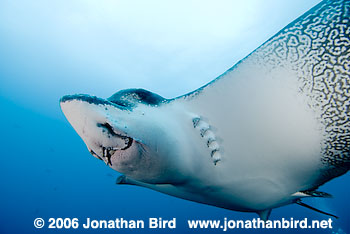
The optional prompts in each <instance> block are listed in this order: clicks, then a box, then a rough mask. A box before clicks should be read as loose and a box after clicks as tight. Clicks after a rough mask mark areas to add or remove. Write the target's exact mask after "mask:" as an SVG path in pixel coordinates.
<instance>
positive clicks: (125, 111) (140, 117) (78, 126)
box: [60, 89, 174, 183]
mask: <svg viewBox="0 0 350 234" xmlns="http://www.w3.org/2000/svg"><path fill="white" fill-rule="evenodd" d="M166 101H167V100H166V99H164V98H163V97H161V96H159V95H157V94H154V93H151V92H149V91H146V90H143V89H128V90H122V91H119V92H117V93H115V94H114V95H112V96H111V97H110V98H108V99H102V98H98V97H94V96H90V95H83V94H78V95H67V96H64V97H62V98H61V100H60V105H61V109H62V111H63V113H64V115H65V116H66V118H67V119H68V121H69V122H70V124H71V125H72V126H73V128H74V129H75V131H76V132H77V133H78V134H79V136H80V137H81V138H82V139H83V141H84V142H85V144H86V146H87V147H88V150H89V151H90V153H91V154H92V155H93V156H94V157H96V158H98V159H101V160H103V161H104V162H105V163H106V164H107V165H109V166H110V167H111V168H113V169H115V170H116V171H118V172H121V173H123V174H126V175H128V176H130V177H132V178H134V179H137V180H141V181H144V182H148V183H161V182H162V180H167V175H170V174H171V173H170V172H169V170H171V168H168V169H165V168H167V166H166V165H167V164H168V163H169V162H168V159H167V158H166V157H164V155H167V154H168V153H169V152H166V151H167V150H168V149H167V147H166V146H167V145H169V144H173V143H174V142H172V141H174V139H171V137H167V136H168V134H167V132H166V130H165V129H164V128H163V127H162V125H161V124H158V121H162V115H161V114H160V113H161V111H157V110H156V109H158V108H160V107H161V106H162V105H164V103H165V102H166Z"/></svg>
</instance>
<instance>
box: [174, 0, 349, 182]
mask: <svg viewBox="0 0 350 234" xmlns="http://www.w3.org/2000/svg"><path fill="white" fill-rule="evenodd" d="M349 25H350V1H348V0H328V1H327V0H326V1H322V2H321V3H319V4H318V5H317V6H315V7H314V8H313V9H311V10H310V11H309V12H308V13H306V14H304V15H303V16H301V17H300V18H298V19H297V20H295V21H294V22H292V23H291V24H289V25H288V26H287V27H285V28H284V29H282V30H281V31H280V32H279V33H277V34H276V35H275V36H274V37H272V38H271V39H270V40H268V41H267V42H265V43H264V44H263V45H262V46H260V47H259V48H258V49H256V50H255V51H254V52H252V53H251V54H250V55H249V56H247V57H246V58H245V59H243V60H242V61H240V62H239V63H238V64H236V65H235V66H233V67H232V68H231V69H229V70H228V71H227V72H225V73H224V74H222V75H221V76H219V77H218V78H217V79H215V80H213V81H212V82H210V83H209V84H207V85H205V86H203V87H201V88H200V89H198V90H196V91H194V92H192V93H189V94H187V95H184V96H181V97H179V98H178V100H187V101H190V102H192V101H193V102H194V103H195V102H196V100H198V101H197V104H194V105H192V107H193V106H194V107H195V105H201V103H200V102H201V101H200V100H201V99H203V100H206V103H208V102H210V101H211V100H215V105H219V106H220V105H222V103H225V104H226V105H228V106H226V108H231V109H236V110H237V111H241V110H239V108H237V106H233V105H235V104H234V100H233V98H234V97H237V98H241V102H242V103H245V104H242V105H246V104H247V103H248V105H249V102H248V101H249V100H250V99H251V100H254V98H255V97H254V92H255V91H254V85H255V84H253V82H254V83H259V82H261V84H262V85H261V89H263V88H266V87H264V85H265V84H267V83H268V82H269V80H277V82H281V83H283V85H282V86H284V87H287V86H288V90H290V89H295V95H294V94H293V95H294V96H295V97H297V98H299V99H300V100H301V101H300V100H299V101H300V102H304V103H303V104H304V105H305V106H307V108H309V109H310V110H311V111H312V112H313V114H314V115H315V119H316V120H317V122H318V123H319V125H318V128H319V130H320V131H321V132H322V141H321V142H320V145H321V149H322V150H321V152H320V155H321V156H320V159H319V160H320V163H321V164H322V166H320V168H319V173H320V175H319V178H318V179H317V182H315V184H314V187H317V186H319V185H321V184H323V183H324V182H326V181H328V180H329V179H331V178H334V177H336V176H339V175H342V174H344V173H345V172H346V171H348V170H349V168H350V121H349V117H350V114H349V113H350V109H349V107H350V91H349V90H350V27H349ZM265 80H266V82H265ZM244 82H247V83H248V82H250V84H253V85H247V86H251V87H252V89H251V90H249V88H250V87H248V88H246V86H245V84H244ZM272 83H273V84H274V85H275V83H276V82H275V81H272ZM270 87H271V86H270ZM291 87H292V88H291ZM245 88H246V90H244V91H242V92H250V93H251V94H249V95H246V96H244V95H243V96H244V97H245V98H246V100H243V98H242V96H239V95H236V94H234V93H235V92H240V90H242V89H245ZM239 89H240V90H239ZM259 92H260V91H259ZM267 95H268V94H266V95H265V96H267ZM230 98H231V99H230ZM213 102H214V101H213ZM229 102H231V103H232V106H230V104H228V103H229ZM215 105H212V107H210V106H209V105H208V104H205V108H207V111H204V112H199V114H201V115H208V114H210V113H211V112H216V111H218V108H217V107H216V106H215ZM286 105H288V104H287V103H286ZM201 108H204V105H203V106H201ZM245 108H246V107H245ZM233 111H234V110H233ZM226 112H228V111H227V110H226V111H225V112H223V113H222V114H223V115H226V117H227V118H230V117H229V116H230V115H227V114H226ZM220 121H221V122H224V121H227V119H226V120H225V119H221V120H220Z"/></svg>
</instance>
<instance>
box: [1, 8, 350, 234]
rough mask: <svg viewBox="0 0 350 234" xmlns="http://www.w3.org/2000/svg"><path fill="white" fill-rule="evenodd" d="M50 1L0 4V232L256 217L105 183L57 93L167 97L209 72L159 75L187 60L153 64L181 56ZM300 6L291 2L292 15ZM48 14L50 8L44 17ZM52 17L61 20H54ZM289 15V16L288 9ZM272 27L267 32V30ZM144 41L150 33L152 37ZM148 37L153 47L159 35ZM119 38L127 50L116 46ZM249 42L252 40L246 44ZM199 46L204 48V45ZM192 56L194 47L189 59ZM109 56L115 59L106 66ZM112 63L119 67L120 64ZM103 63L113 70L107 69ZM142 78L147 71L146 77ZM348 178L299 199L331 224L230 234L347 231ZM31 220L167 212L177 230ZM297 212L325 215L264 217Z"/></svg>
mask: <svg viewBox="0 0 350 234" xmlns="http://www.w3.org/2000/svg"><path fill="white" fill-rule="evenodd" d="M314 2H317V1H314ZM51 4H52V5H48V3H44V2H40V1H37V2H35V3H34V2H32V3H31V4H30V3H28V2H26V3H24V2H21V3H19V2H16V1H12V2H10V1H9V2H7V1H3V2H1V3H0V9H1V10H0V12H1V16H0V18H1V19H2V23H1V24H0V26H1V27H0V29H1V30H0V34H1V38H0V42H1V43H0V85H1V87H0V107H1V115H0V124H1V135H0V142H1V143H0V146H1V157H0V178H2V179H1V182H0V191H1V193H0V198H1V199H0V233H6V234H7V233H40V232H41V233H51V232H61V233H71V232H72V233H85V232H86V233H95V232H96V233H104V232H119V233H143V232H146V233H148V232H155V233H169V232H170V233H187V232H200V233H202V232H203V233H222V232H223V231H222V230H212V229H207V230H204V229H203V230H195V231H193V230H190V229H188V228H187V225H186V222H187V220H189V219H200V220H223V219H224V218H225V217H226V218H228V219H233V220H239V219H243V220H247V219H253V218H256V217H257V215H256V214H251V213H240V212H234V211H229V210H224V209H220V208H216V207H211V206H207V205H202V204H198V203H194V202H189V201H185V200H181V199H178V198H174V197H171V196H168V195H164V194H161V193H158V192H155V191H151V190H148V189H146V188H140V187H134V186H128V185H116V184H115V181H116V178H117V177H118V176H119V174H118V173H117V172H115V171H113V170H112V169H110V168H109V167H107V166H106V165H105V164H104V163H103V162H101V161H99V160H97V159H95V158H94V157H92V156H91V155H90V153H89V152H88V150H87V149H86V146H85V145H84V143H83V142H82V140H81V139H80V137H79V136H78V135H77V134H76V133H75V131H74V130H73V128H72V127H71V126H70V125H69V123H68V122H67V121H66V119H65V118H64V116H63V114H62V113H61V111H60V109H59V103H58V101H59V98H60V97H61V96H63V95H65V94H71V93H76V92H87V93H91V94H97V95H100V96H102V97H108V96H110V95H111V94H113V92H115V91H118V90H120V89H123V88H128V87H143V88H147V89H150V90H152V91H157V90H159V91H160V93H161V94H162V95H163V96H166V97H171V96H174V94H182V93H185V92H187V91H189V90H191V89H193V88H195V87H198V86H199V84H200V83H205V82H207V81H208V79H209V78H208V79H206V78H204V79H203V80H200V81H192V80H191V79H190V77H192V76H193V75H194V74H195V73H196V72H193V73H192V74H188V77H186V80H183V79H182V80H181V82H182V83H181V82H180V81H179V83H176V82H175V81H173V80H175V79H174V77H171V75H169V76H168V77H167V78H164V77H163V76H164V75H165V74H167V73H169V72H171V71H174V72H175V73H176V71H175V70H176V69H174V68H173V67H172V66H178V67H180V68H179V70H181V69H183V70H185V71H186V70H187V71H190V70H189V68H188V67H185V68H184V67H181V66H180V64H181V63H180V62H178V61H174V60H169V61H167V62H168V64H167V62H164V61H163V60H164V59H165V58H168V57H167V56H169V54H171V53H181V50H180V51H179V50H176V51H170V52H169V51H168V52H169V54H161V53H160V52H159V51H158V52H157V50H160V49H159V48H158V47H157V50H156V51H152V50H151V49H147V48H152V49H154V47H152V46H151V47H150V45H149V44H146V45H145V46H144V47H142V46H141V45H140V44H139V43H136V44H132V43H131V42H130V41H128V40H127V39H128V38H126V37H123V35H122V33H123V32H124V31H121V32H122V33H120V34H118V35H115V34H113V35H112V34H110V32H109V31H108V29H110V28H113V24H112V25H109V26H108V27H110V28H107V29H106V28H105V27H106V25H105V23H106V21H108V19H107V20H106V19H105V20H104V21H103V22H99V21H98V20H93V21H89V23H90V24H91V22H93V23H95V24H97V23H101V24H103V25H104V28H102V29H100V31H99V30H97V31H98V33H99V34H98V35H95V34H94V33H96V28H99V27H98V24H97V26H96V25H92V27H96V28H94V30H93V32H89V30H91V29H90V28H88V27H87V25H86V24H84V23H82V22H84V20H86V15H82V14H81V8H82V3H79V4H78V2H76V3H75V4H71V5H69V7H73V10H72V9H71V8H69V7H67V8H66V7H65V6H62V3H58V2H55V1H52V3H51ZM66 4H68V3H67V2H66ZM310 4H311V3H310ZM311 5H312V4H311ZM84 7H86V6H84ZM306 8H307V7H306ZM303 10H304V9H301V10H300V11H301V12H300V13H302V11H303ZM45 11H46V12H45ZM53 12H59V13H60V14H58V15H54V16H53V14H52V13H53ZM67 12H68V13H67ZM85 13H86V12H85ZM61 14H62V15H64V16H66V17H63V18H59V17H58V16H62V15H61ZM65 14H66V15H65ZM38 15H39V16H38ZM84 17H85V18H84ZM91 17H96V16H91ZM291 17H292V18H293V17H294V18H295V16H291ZM287 20H289V19H287ZM81 21H82V22H81ZM57 22H58V23H57ZM114 23H115V22H114ZM287 23H288V22H287ZM72 24H73V25H74V27H72ZM282 24H283V22H282ZM90 26H91V25H90ZM282 26H283V25H282ZM79 30H81V31H79ZM275 31H276V30H275ZM275 31H274V29H272V33H273V32H275ZM124 33H125V32H124ZM91 35H95V38H93V39H91V37H87V36H91ZM58 36H60V37H58ZM135 36H137V35H135ZM268 36H269V35H266V37H268ZM108 37H111V38H112V39H113V40H111V41H113V43H111V41H108V42H109V44H108V43H107V45H101V44H103V43H105V42H106V41H105V38H108ZM154 38H157V35H155V36H154ZM100 39H101V40H102V42H100V41H101V40H100ZM130 40H131V39H130ZM261 40H264V38H261ZM70 43H72V44H70ZM99 43H101V44H99ZM114 43H115V44H119V47H116V46H114V47H113V45H114ZM158 43H159V44H162V42H161V41H160V42H158ZM82 44H83V45H82ZM125 45H127V46H126V47H127V48H129V49H126V48H123V46H125ZM134 46H139V47H138V48H143V50H142V51H141V52H140V51H137V49H138V48H137V49H135V48H133V47H134ZM252 46H255V44H254V43H253V44H252ZM145 48H146V49H145ZM236 48H237V47H236ZM253 49H254V48H253ZM231 50H232V51H230V52H229V53H231V54H232V53H233V52H234V49H232V48H231ZM249 50H251V48H250V47H248V48H247V51H248V52H249ZM118 51H119V52H120V51H122V55H123V56H121V55H118V54H117V53H118ZM247 51H244V50H243V51H241V52H240V53H241V54H243V56H244V55H245V54H246V53H247ZM132 52H135V53H137V52H139V54H138V56H136V57H130V56H129V57H127V56H125V54H128V53H132ZM205 52H206V53H208V54H210V53H211V54H212V52H211V51H209V52H208V51H205ZM140 53H141V55H140ZM196 53H199V52H196ZM196 53H194V54H195V55H196V56H197V55H198V54H196ZM147 56H148V57H147ZM184 56H185V57H186V56H189V55H188V54H185V55H184ZM213 56H214V57H215V56H219V55H216V54H214V55H213ZM226 56H228V55H226ZM150 57H157V58H152V59H153V60H152V61H153V63H152V64H158V65H159V66H161V67H162V68H159V69H164V71H163V72H159V71H157V72H155V73H152V70H153V68H154V67H152V69H150V68H146V67H145V65H140V63H141V64H142V63H144V62H146V61H147V60H148V59H149V58H150ZM238 57H239V56H238ZM180 58H182V57H181V56H180ZM197 59H199V58H197ZM111 61H115V63H113V64H111ZM207 62H208V63H209V62H211V61H209V60H208V61H207ZM217 63H219V62H217ZM233 63H234V62H233V61H231V59H228V60H225V61H224V62H223V64H227V66H231V65H233ZM120 64H122V65H123V66H124V65H125V66H126V68H125V67H123V66H122V65H120ZM126 64H129V65H126ZM111 65H113V68H110V66H111ZM214 66H215V67H216V68H217V69H218V71H210V72H209V73H211V74H209V75H208V76H210V77H211V78H213V77H215V74H216V72H220V71H221V72H222V71H224V70H225V69H223V68H222V67H219V66H218V65H215V64H214ZM206 67H208V65H201V66H198V67H197V68H196V69H198V71H199V70H203V68H206ZM204 73H205V72H203V74H204ZM196 74H197V73H196ZM152 75H155V76H156V78H155V79H150V78H147V77H148V76H152ZM175 75H179V74H175ZM175 75H174V76H175ZM115 77H116V78H115ZM211 78H210V79H211ZM172 82H173V83H172ZM185 82H188V85H187V84H184V83H185ZM168 84H170V85H168ZM172 85H173V86H174V87H177V89H176V90H174V89H171V88H170V87H169V86H172ZM182 86H184V87H182ZM184 89H186V90H184ZM187 89H188V90H187ZM177 92H179V93H177ZM349 183H350V176H349V174H346V175H344V176H342V177H339V178H336V179H334V180H332V181H331V182H329V183H327V184H326V185H324V186H322V187H321V188H322V189H321V190H322V191H326V192H328V193H331V194H333V195H334V199H313V200H311V199H310V200H309V201H308V204H312V205H313V206H315V207H317V208H320V209H322V210H325V211H328V212H330V213H334V214H336V215H337V216H339V217H340V219H339V220H334V223H333V226H334V228H333V229H332V230H330V229H325V230H322V229H315V230H303V229H294V230H293V229H288V230H262V229H259V230H251V229H249V230H230V232H235V233H280V232H284V233H285V232H288V233H289V232H290V233H325V234H326V233H328V234H329V233H350V215H349V210H350V204H349V200H348V199H349V194H350V188H349V186H348V185H349ZM38 217H40V218H43V219H44V220H45V221H46V225H47V221H48V220H49V218H78V219H79V220H81V221H84V220H85V219H86V218H88V217H89V218H91V219H115V218H124V219H133V220H137V219H140V220H147V219H148V218H151V217H161V218H162V219H172V218H176V219H177V228H176V229H173V230H169V229H154V230H149V229H139V230H136V229H134V230H127V229H123V230H103V229H102V230H100V229H99V230H85V229H81V228H79V229H77V230H74V229H63V230H57V229H47V226H45V227H44V228H42V229H36V228H35V227H34V225H33V222H34V220H35V219H36V218H38ZM305 217H307V218H308V219H310V220H312V219H315V220H321V219H328V217H326V216H324V215H322V214H319V213H316V212H314V211H311V210H308V209H306V208H303V207H300V206H297V205H290V206H286V207H282V208H278V209H275V210H273V212H272V214H271V219H281V218H286V219H290V218H294V219H303V218H305Z"/></svg>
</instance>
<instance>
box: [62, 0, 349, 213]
mask: <svg viewBox="0 0 350 234" xmlns="http://www.w3.org/2000/svg"><path fill="white" fill-rule="evenodd" d="M349 20H350V1H349V0H336V1H334V0H328V1H322V2H321V3H319V4H318V5H317V6H315V7H314V8H312V9H311V10H309V11H308V12H306V13H305V14H304V15H302V16H301V17H299V18H298V19H297V20H295V21H294V22H292V23H291V24H289V25H288V26H286V27H285V28H284V29H282V30H281V31H280V32H278V33H277V34H276V35H275V36H273V37H272V38H271V39H269V40H268V41H267V42H265V43H264V44H263V45H262V46H260V47H259V48H257V49H256V50H255V51H253V52H252V53H251V54H249V55H248V56H247V57H246V58H244V59H243V60H241V61H240V62H239V63H237V64H236V65H234V66H233V67H232V68H231V69H229V70H228V71H226V72H225V73H224V74H222V75H221V76H219V77H218V78H216V79H214V80H213V81H211V82H210V83H208V84H207V85H205V86H203V87H201V88H199V89H197V90H195V91H193V92H191V93H188V94H186V95H183V96H180V97H177V98H173V99H165V98H163V97H161V96H159V95H157V94H155V93H152V92H149V91H146V90H144V89H127V90H122V91H119V92H117V93H115V94H114V95H112V96H111V97H110V98H108V99H102V98H98V97H95V96H90V95H84V94H76V95H67V96H64V97H62V98H61V100H60V104H61V108H62V111H63V113H64V114H65V116H66V118H67V119H68V121H69V122H70V124H71V125H72V126H73V128H74V129H75V131H76V132H77V133H78V134H79V136H80V137H81V138H82V139H83V141H84V142H85V144H86V145H87V147H88V149H89V151H90V153H91V154H92V155H93V156H95V157H96V158H98V159H101V160H103V161H104V162H105V163H106V164H107V165H108V166H110V167H111V168H113V169H114V170H116V171H118V172H120V173H122V174H123V175H122V176H120V177H119V178H118V179H117V183H118V184H132V185H138V186H143V187H147V188H150V189H153V190H156V191H159V192H162V193H166V194H169V195H172V196H176V197H179V198H183V199H187V200H191V201H195V202H199V203H204V204H208V205H213V206H217V207H222V208H226V209H230V210H235V211H243V212H256V213H258V214H259V216H260V217H261V218H262V219H264V220H266V219H268V216H269V215H270V213H271V210H272V209H273V208H277V207H281V206H284V205H288V204H299V205H302V206H305V207H308V208H311V209H313V210H315V211H319V212H321V213H324V214H328V215H331V216H334V215H332V214H329V213H326V212H324V211H320V210H318V209H316V208H313V207H311V206H309V205H307V204H305V203H304V202H302V199H304V198H307V197H330V195H329V194H328V193H325V192H320V191H318V188H319V187H320V186H321V185H323V184H324V183H326V182H328V181H329V180H331V179H333V178H335V177H338V176H341V175H343V174H345V173H346V172H347V171H348V170H349V169H350V121H349V106H350V36H349V35H350V27H349V25H350V23H349ZM334 217H336V216H334Z"/></svg>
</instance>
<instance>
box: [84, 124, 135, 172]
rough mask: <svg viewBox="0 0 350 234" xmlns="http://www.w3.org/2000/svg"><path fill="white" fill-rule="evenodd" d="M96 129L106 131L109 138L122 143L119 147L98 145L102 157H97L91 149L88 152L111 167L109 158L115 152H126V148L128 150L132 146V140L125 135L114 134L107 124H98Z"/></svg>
mask: <svg viewBox="0 0 350 234" xmlns="http://www.w3.org/2000/svg"><path fill="white" fill-rule="evenodd" d="M97 127H100V128H102V129H103V131H107V132H108V134H109V135H111V137H114V138H118V139H120V140H122V141H124V146H123V147H120V146H108V147H106V146H103V145H100V147H101V151H102V155H98V154H97V153H96V152H94V151H93V150H92V149H89V150H90V153H91V154H92V155H93V156H95V157H97V158H98V159H100V160H102V161H104V162H105V163H106V165H110V166H112V161H111V157H112V156H113V155H114V154H115V153H116V152H117V151H123V150H127V149H128V148H130V147H131V146H132V144H133V141H134V140H133V138H131V137H128V136H126V135H122V134H120V133H118V132H115V131H114V130H113V127H112V126H111V125H110V124H109V123H107V122H106V123H102V124H101V123H98V124H97Z"/></svg>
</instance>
